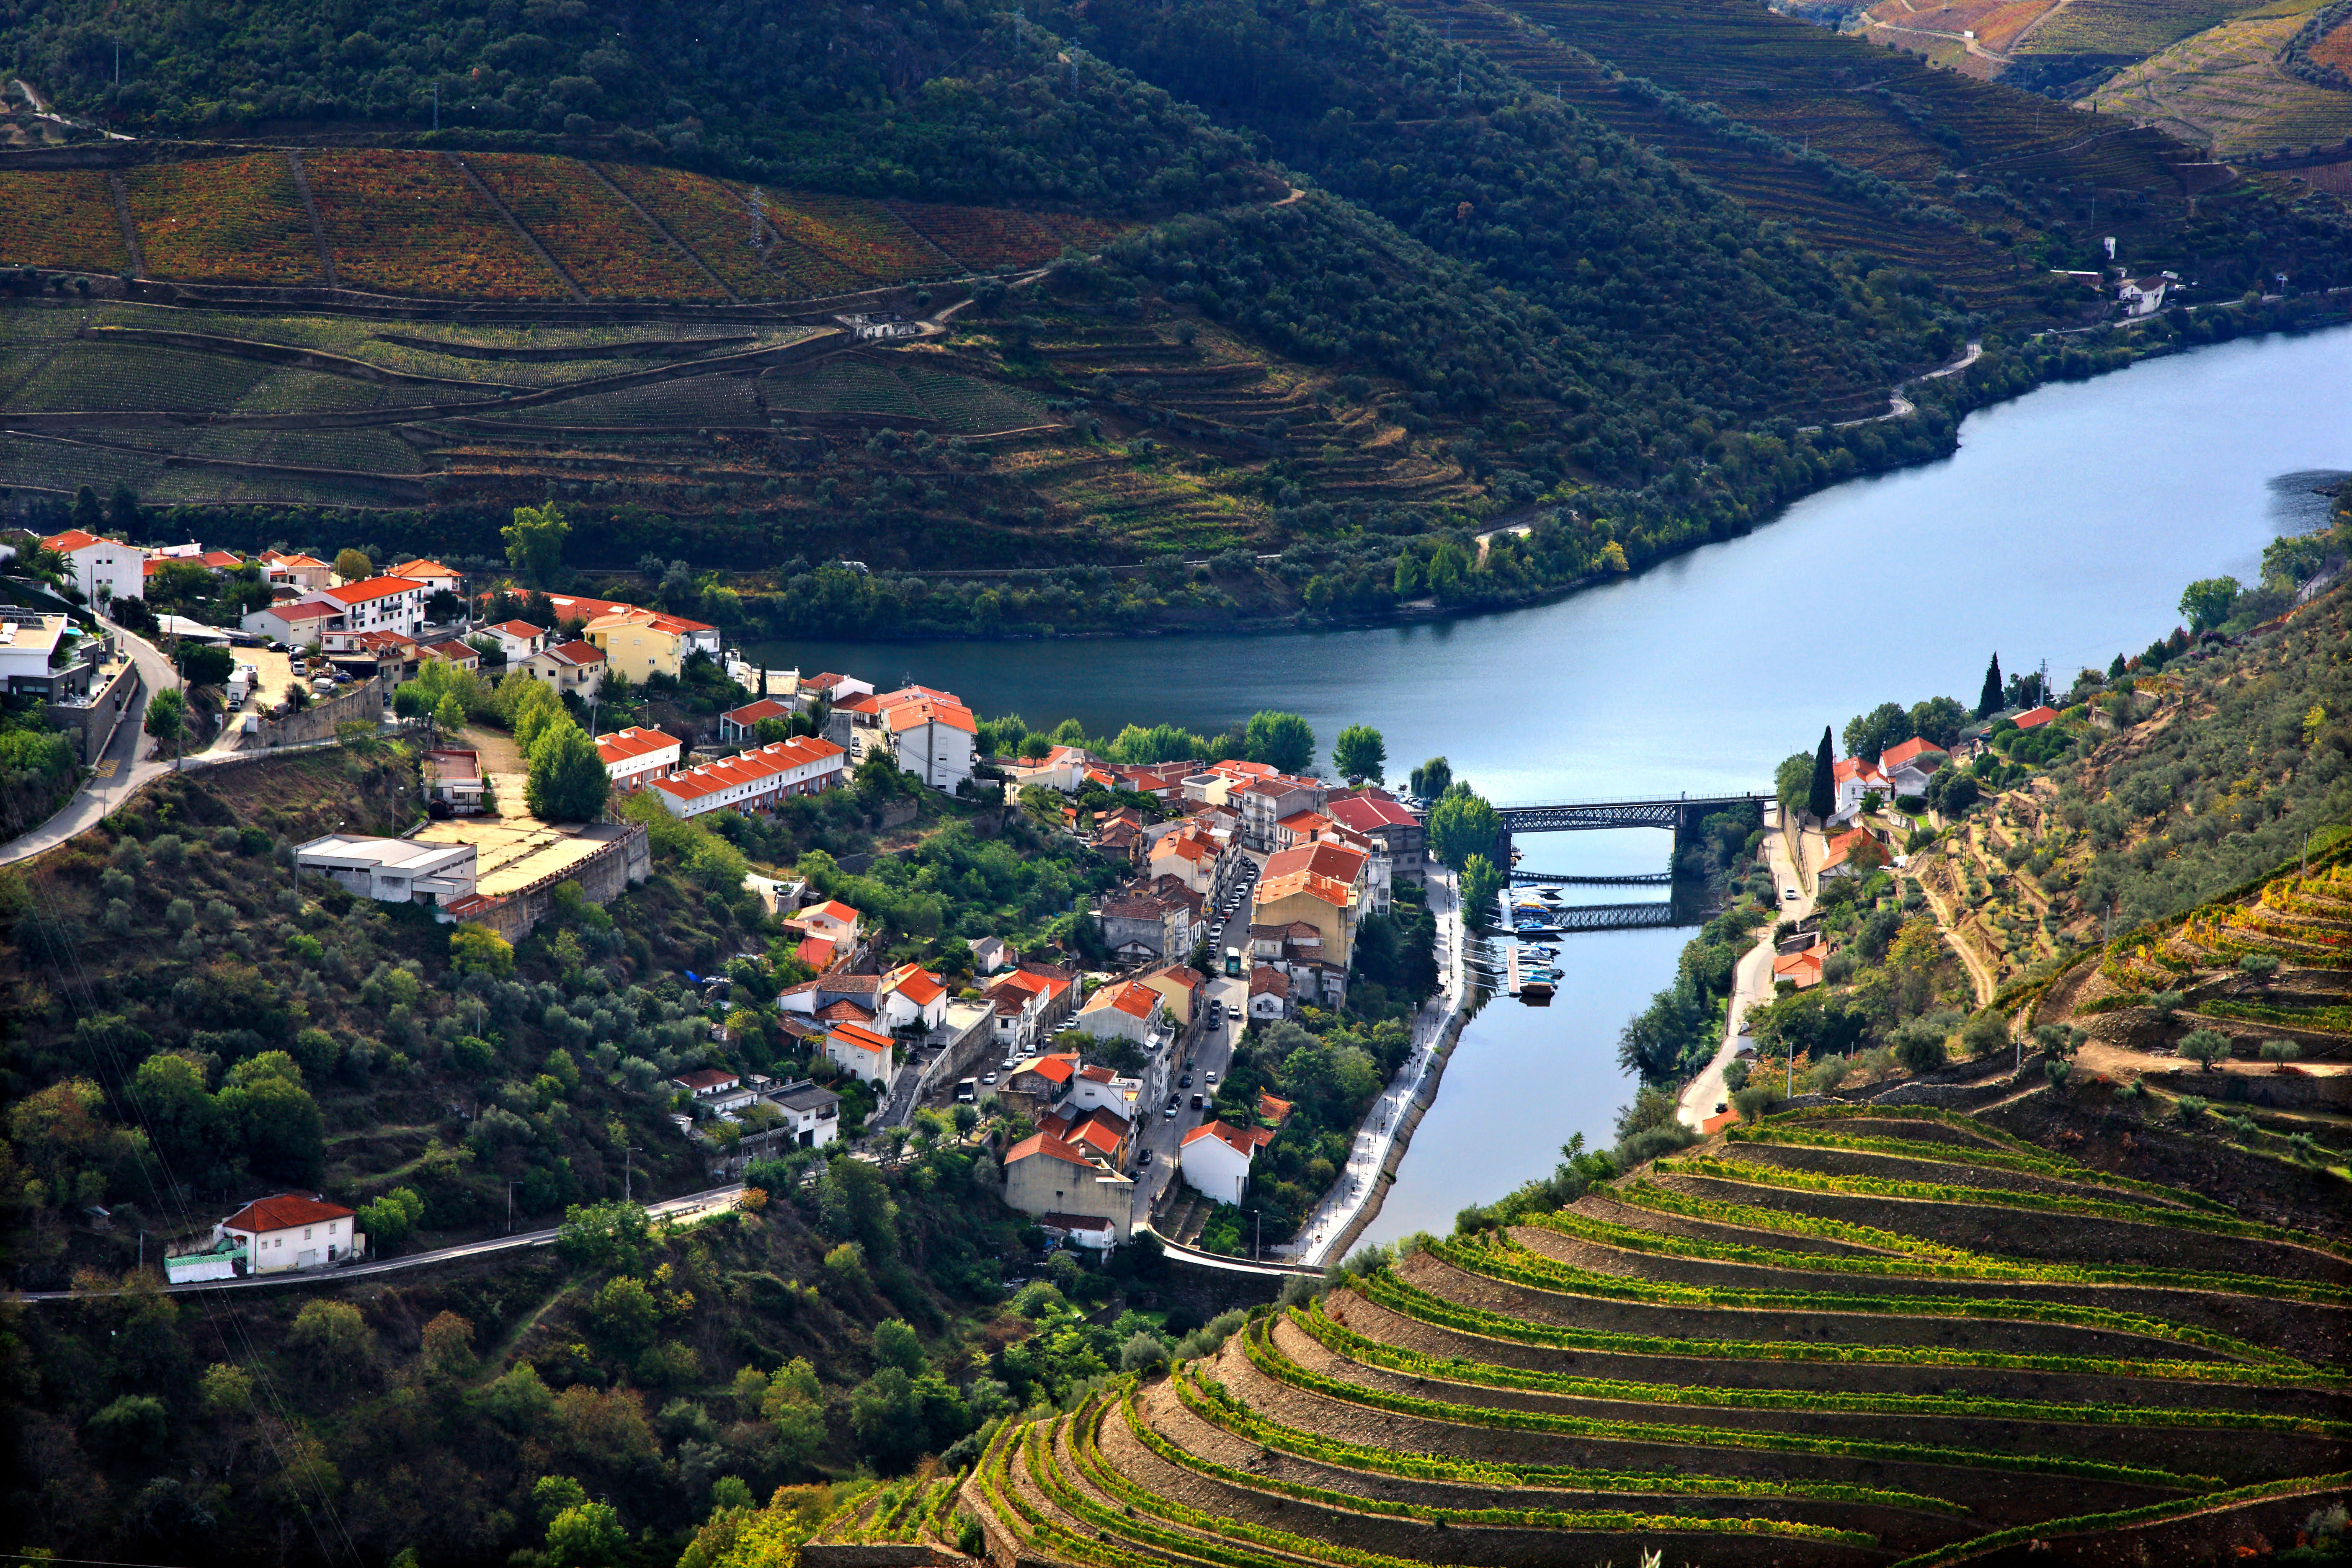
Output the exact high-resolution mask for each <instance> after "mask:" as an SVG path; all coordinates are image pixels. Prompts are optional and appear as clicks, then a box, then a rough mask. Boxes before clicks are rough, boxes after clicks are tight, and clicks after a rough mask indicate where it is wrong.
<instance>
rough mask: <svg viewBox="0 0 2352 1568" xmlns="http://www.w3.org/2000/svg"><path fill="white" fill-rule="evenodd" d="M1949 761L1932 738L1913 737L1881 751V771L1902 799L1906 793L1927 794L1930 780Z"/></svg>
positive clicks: (1879, 761)
mask: <svg viewBox="0 0 2352 1568" xmlns="http://www.w3.org/2000/svg"><path fill="white" fill-rule="evenodd" d="M1950 760H1951V758H1950V757H1949V756H1948V755H1947V754H1946V752H1945V751H1944V748H1943V747H1941V746H1939V745H1937V744H1936V742H1933V741H1923V740H1919V739H1916V738H1914V739H1912V740H1908V741H1905V742H1901V743H1900V744H1898V745H1893V746H1889V747H1887V748H1886V750H1885V752H1881V753H1879V758H1878V771H1879V772H1880V773H1884V774H1885V776H1886V785H1887V787H1888V788H1889V789H1891V790H1893V791H1894V792H1895V796H1896V797H1897V798H1898V799H1899V798H1901V797H1902V796H1904V795H1926V794H1927V781H1928V780H1929V779H1930V778H1932V777H1933V776H1934V775H1935V773H1936V770H1937V769H1938V768H1940V767H1942V766H1943V765H1944V764H1945V763H1948V762H1949V761H1950Z"/></svg>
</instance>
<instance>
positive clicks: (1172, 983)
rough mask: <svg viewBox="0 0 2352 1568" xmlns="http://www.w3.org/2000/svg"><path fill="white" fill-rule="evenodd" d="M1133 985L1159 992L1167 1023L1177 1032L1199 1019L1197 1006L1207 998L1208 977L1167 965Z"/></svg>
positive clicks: (1188, 969)
mask: <svg viewBox="0 0 2352 1568" xmlns="http://www.w3.org/2000/svg"><path fill="white" fill-rule="evenodd" d="M1135 984H1138V985H1149V986H1150V987H1151V988H1152V989H1153V990H1154V991H1157V992H1159V993H1160V1003H1161V1005H1164V1006H1165V1007H1166V1008H1167V1010H1168V1017H1169V1021H1170V1022H1171V1023H1173V1024H1174V1025H1175V1026H1177V1027H1178V1028H1179V1029H1188V1028H1191V1027H1192V1020H1193V1019H1194V1018H1195V1017H1197V1016H1200V1012H1201V1004H1202V1001H1204V1000H1205V999H1206V998H1207V995H1208V984H1209V977H1208V976H1207V975H1205V974H1203V973H1201V972H1200V971H1199V970H1197V969H1194V968H1192V967H1191V966H1190V965H1189V964H1182V963H1171V964H1170V965H1169V966H1168V967H1167V968H1165V969H1155V970H1153V971H1152V972H1151V973H1149V974H1146V975H1143V976H1141V977H1139V979H1137V981H1136V982H1135Z"/></svg>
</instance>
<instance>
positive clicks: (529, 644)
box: [475, 621, 547, 665]
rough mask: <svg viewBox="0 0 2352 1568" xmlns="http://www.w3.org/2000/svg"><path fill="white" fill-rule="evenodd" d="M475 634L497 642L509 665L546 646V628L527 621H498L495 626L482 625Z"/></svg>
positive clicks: (521, 660)
mask: <svg viewBox="0 0 2352 1568" xmlns="http://www.w3.org/2000/svg"><path fill="white" fill-rule="evenodd" d="M475 635H476V636H478V637H488V638H489V639H490V640H491V641H492V642H494V643H496V644H498V645H499V652H500V653H502V654H504V655H506V659H507V663H508V664H509V665H518V664H520V663H522V662H523V660H525V659H527V658H530V656H531V655H532V654H535V653H537V652H538V651H539V650H540V649H541V648H543V647H546V646H547V628H546V627H545V626H532V625H531V624H530V622H529V621H500V622H499V623H498V625H496V626H484V627H483V628H482V629H481V630H480V631H479V632H478V633H477V634H475Z"/></svg>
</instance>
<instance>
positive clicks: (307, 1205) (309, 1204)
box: [213, 1193, 367, 1274]
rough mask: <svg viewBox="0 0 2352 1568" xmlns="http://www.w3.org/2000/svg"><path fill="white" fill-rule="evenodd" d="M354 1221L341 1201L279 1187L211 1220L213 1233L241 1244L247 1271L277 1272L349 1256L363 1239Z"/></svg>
mask: <svg viewBox="0 0 2352 1568" xmlns="http://www.w3.org/2000/svg"><path fill="white" fill-rule="evenodd" d="M358 1223H359V1216H358V1215H354V1214H353V1213H352V1211H351V1210H349V1209H347V1208H345V1207H344V1206H343V1205H341V1204H331V1203H328V1202H326V1201H324V1200H323V1199H320V1198H318V1197H315V1196H314V1197H304V1196H302V1195H301V1194H299V1193H281V1194H278V1196H276V1197H271V1198H260V1199H257V1200H256V1201H254V1202H252V1203H249V1204H247V1205H245V1206H244V1207H243V1208H241V1209H239V1210H237V1211H236V1213H235V1214H233V1215H229V1216H228V1218H226V1219H225V1220H223V1221H221V1222H220V1223H219V1224H218V1225H216V1226H213V1235H214V1236H215V1237H216V1238H232V1239H234V1240H236V1241H240V1242H243V1243H244V1244H245V1247H246V1249H247V1257H248V1258H251V1260H252V1261H251V1263H250V1264H249V1265H248V1266H247V1273H251V1274H278V1273H282V1272H284V1271H287V1270H289V1269H295V1268H319V1267H320V1266H322V1265H324V1264H329V1263H335V1262H340V1261H341V1260H343V1259H346V1258H350V1257H351V1256H352V1254H353V1253H355V1252H358V1251H360V1250H361V1249H362V1248H363V1247H365V1246H366V1245H367V1238H366V1237H363V1236H362V1235H360V1234H359V1231H358V1229H357V1226H358Z"/></svg>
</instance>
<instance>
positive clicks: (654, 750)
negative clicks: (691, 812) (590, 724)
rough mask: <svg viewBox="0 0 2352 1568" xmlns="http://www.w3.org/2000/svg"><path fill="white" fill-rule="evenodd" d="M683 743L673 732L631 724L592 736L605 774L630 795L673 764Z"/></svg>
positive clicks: (675, 762)
mask: <svg viewBox="0 0 2352 1568" xmlns="http://www.w3.org/2000/svg"><path fill="white" fill-rule="evenodd" d="M682 750H683V747H682V745H681V743H680V742H679V741H678V738H677V736H675V735H671V734H667V733H665V732H663V731H659V730H641V729H638V728H637V727H635V725H632V726H630V727H629V728H628V729H625V730H614V731H611V732H610V733H608V734H603V735H599V736H597V737H596V755H597V758H598V759H599V760H600V761H602V762H603V763H604V773H605V776H606V777H608V778H610V779H611V780H612V781H613V787H614V789H616V790H619V791H620V792H621V793H622V794H624V795H634V794H635V793H636V792H637V791H638V790H641V789H643V788H645V787H646V785H647V784H651V783H653V781H654V780H656V779H657V778H667V776H668V775H669V774H670V773H671V772H672V771H673V770H674V769H676V768H677V763H678V757H679V754H680V752H682Z"/></svg>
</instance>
